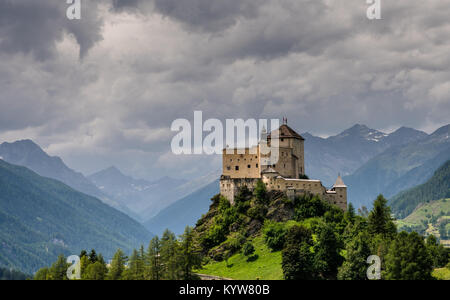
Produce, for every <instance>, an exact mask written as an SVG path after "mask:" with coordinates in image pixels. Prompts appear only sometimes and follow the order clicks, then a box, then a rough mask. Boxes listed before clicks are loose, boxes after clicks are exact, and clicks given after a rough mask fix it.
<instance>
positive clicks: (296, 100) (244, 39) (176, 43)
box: [0, 0, 450, 177]
mask: <svg viewBox="0 0 450 300" xmlns="http://www.w3.org/2000/svg"><path fill="white" fill-rule="evenodd" d="M85 1H87V0H85ZM85 1H83V3H84V2H85ZM64 2H65V1H60V2H56V1H52V0H43V1H39V2H38V1H31V0H27V1H26V0H17V1H5V0H0V25H1V26H0V90H1V91H2V93H1V94H0V105H1V107H2V110H0V137H1V138H2V139H8V140H14V139H21V138H33V139H36V140H37V141H38V142H41V143H42V144H43V145H44V146H46V147H47V148H48V149H49V151H51V153H52V154H55V155H62V156H63V157H64V158H66V159H67V161H68V162H69V163H70V164H71V165H72V166H74V167H76V166H80V167H79V168H81V169H82V170H83V171H86V172H87V173H89V172H93V171H96V169H98V168H101V167H106V166H108V165H111V164H116V165H119V166H121V167H122V169H124V170H125V171H127V170H129V171H132V172H136V174H139V176H147V177H152V176H154V174H155V173H157V172H159V173H161V172H162V171H161V170H155V168H156V169H157V168H159V169H162V168H165V170H164V171H165V172H166V173H165V174H166V175H174V176H177V175H178V174H181V173H180V172H181V171H183V172H184V171H186V170H189V172H192V173H195V172H202V171H204V170H205V169H207V168H215V167H218V166H220V159H218V160H217V161H215V160H214V159H213V158H209V159H210V163H211V166H209V165H208V163H200V162H205V161H206V162H208V161H209V160H208V159H206V160H205V158H202V157H176V158H174V157H173V156H172V155H171V154H170V149H169V147H170V140H171V137H172V136H171V134H172V133H171V132H170V131H169V127H170V124H171V122H172V121H173V120H174V119H176V118H187V119H192V116H193V111H194V110H202V111H203V112H204V118H205V119H206V118H219V119H222V120H223V119H226V118H244V119H246V118H274V117H277V118H281V117H283V116H285V115H287V116H288V117H289V123H290V124H291V125H292V126H293V127H295V128H297V129H298V130H299V131H301V132H304V131H309V132H311V133H313V134H323V135H327V134H335V133H338V132H340V131H341V130H343V129H346V128H347V127H350V126H352V125H353V124H355V123H364V124H367V125H368V126H370V127H373V128H377V129H394V128H395V127H399V126H403V125H406V126H409V127H415V128H418V129H425V130H427V131H432V130H434V129H436V127H438V126H440V125H443V124H446V123H448V122H449V119H448V116H449V115H450V98H449V95H450V56H449V55H448V53H450V41H449V40H448V36H450V29H449V28H450V21H449V19H448V15H450V0H444V1H438V0H429V1H422V2H415V3H412V2H411V1H408V0H398V1H395V2H394V1H389V2H387V1H382V9H383V11H382V17H383V20H379V21H369V20H368V19H367V18H366V9H367V5H366V3H365V1H359V0H358V1H350V2H349V1H348V0H332V1H330V0H303V1H300V0H261V1H260V0H240V1H238V0H235V1H231V0H230V1H226V0H153V1H146V0H128V1H127V0H102V1H97V2H95V4H93V3H94V2H93V1H91V2H86V3H85V6H84V9H83V14H84V19H83V20H82V22H76V21H68V20H67V19H66V18H65V9H66V7H67V5H66V4H65V3H64ZM61 3H62V4H61ZM97 3H98V4H97ZM67 34H69V35H71V36H73V39H68V38H67ZM78 46H81V47H80V48H81V51H80V52H81V55H82V56H83V59H82V60H79V59H78V56H77V55H76V54H74V52H76V51H78ZM24 54H25V55H24ZM27 54H33V55H27ZM36 58H37V59H36ZM48 58H52V59H48ZM117 161H122V164H121V163H120V162H119V163H118V162H117ZM127 166H129V167H127ZM200 169H201V170H200Z"/></svg>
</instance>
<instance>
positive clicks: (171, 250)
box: [161, 229, 180, 280]
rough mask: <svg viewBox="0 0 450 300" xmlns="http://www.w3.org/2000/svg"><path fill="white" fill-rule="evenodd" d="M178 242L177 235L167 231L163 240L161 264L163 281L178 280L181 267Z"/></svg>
mask: <svg viewBox="0 0 450 300" xmlns="http://www.w3.org/2000/svg"><path fill="white" fill-rule="evenodd" d="M178 254H179V252H178V241H177V239H176V237H175V234H174V233H173V232H171V231H169V230H167V229H166V231H164V233H163V236H162V238H161V264H162V266H163V273H162V275H163V279H168V280H177V279H178V278H179V271H180V265H179V264H178V262H179V257H178Z"/></svg>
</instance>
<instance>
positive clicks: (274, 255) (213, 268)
mask: <svg viewBox="0 0 450 300" xmlns="http://www.w3.org/2000/svg"><path fill="white" fill-rule="evenodd" d="M253 246H254V247H255V255H258V259H256V260H255V261H250V262H248V261H247V257H246V256H244V255H243V254H242V253H238V254H236V255H234V256H232V257H231V258H230V259H229V260H228V266H227V263H226V262H225V261H222V262H211V263H209V264H207V265H206V266H204V267H203V269H201V270H198V271H197V272H198V273H201V274H207V275H215V276H219V277H225V278H231V279H237V280H255V279H261V280H281V279H283V270H282V269H281V251H278V252H271V251H270V249H269V248H268V247H267V246H266V245H265V243H264V239H263V238H262V237H261V236H258V237H256V238H255V239H254V240H253Z"/></svg>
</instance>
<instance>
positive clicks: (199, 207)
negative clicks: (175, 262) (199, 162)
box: [144, 180, 219, 235]
mask: <svg viewBox="0 0 450 300" xmlns="http://www.w3.org/2000/svg"><path fill="white" fill-rule="evenodd" d="M218 192H219V181H218V180H216V181H214V182H213V183H210V184H208V185H207V186H205V187H203V188H201V189H199V190H198V191H195V192H194V193H192V194H190V195H188V196H186V197H184V198H183V199H180V200H178V201H176V202H175V203H173V204H172V205H170V206H169V207H167V208H165V209H163V210H162V211H161V212H160V213H159V214H157V215H156V216H155V217H153V218H151V219H150V220H148V221H147V222H145V223H144V225H145V227H146V228H147V229H148V230H150V231H151V232H153V233H155V234H157V235H160V234H162V233H163V231H164V230H165V229H170V230H171V231H173V232H174V233H176V234H181V233H183V231H184V229H185V227H186V226H194V225H195V223H196V222H197V220H198V219H199V218H200V217H201V216H202V214H203V213H206V212H207V211H208V207H209V204H210V203H211V200H210V199H211V198H212V197H213V196H214V195H216V194H217V193H218Z"/></svg>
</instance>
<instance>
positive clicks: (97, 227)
mask: <svg viewBox="0 0 450 300" xmlns="http://www.w3.org/2000/svg"><path fill="white" fill-rule="evenodd" d="M0 223H1V225H2V230H1V231H0V244H1V245H2V247H1V248H0V265H3V266H6V267H14V268H18V269H20V270H23V271H26V272H33V271H36V269H37V268H38V267H42V266H43V265H45V264H44V263H47V262H48V261H52V260H54V259H55V257H56V255H58V254H61V253H62V254H77V253H79V251H81V250H83V249H91V248H96V249H99V250H100V251H101V252H102V253H103V254H104V255H105V256H106V257H112V255H113V253H114V252H115V251H116V249H117V248H119V247H120V248H122V249H124V250H125V251H131V250H132V249H133V248H135V247H139V246H140V245H141V244H143V243H148V241H149V239H150V238H151V237H152V234H151V233H150V232H148V231H147V230H146V229H145V228H144V227H143V226H142V225H141V224H139V223H138V222H136V221H135V220H133V219H132V218H130V217H129V216H127V215H126V214H124V213H122V212H120V211H118V210H116V209H114V208H112V207H110V206H108V205H107V204H105V203H103V202H102V201H101V200H99V199H97V198H94V197H92V196H89V195H86V194H83V193H81V192H78V191H76V190H74V189H73V188H71V187H69V186H68V185H66V184H64V183H62V182H60V181H57V180H54V179H51V178H47V177H43V176H40V175H38V174H37V173H35V172H33V171H31V170H29V169H27V168H25V167H23V166H16V165H12V164H9V163H7V162H5V161H4V160H0Z"/></svg>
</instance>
